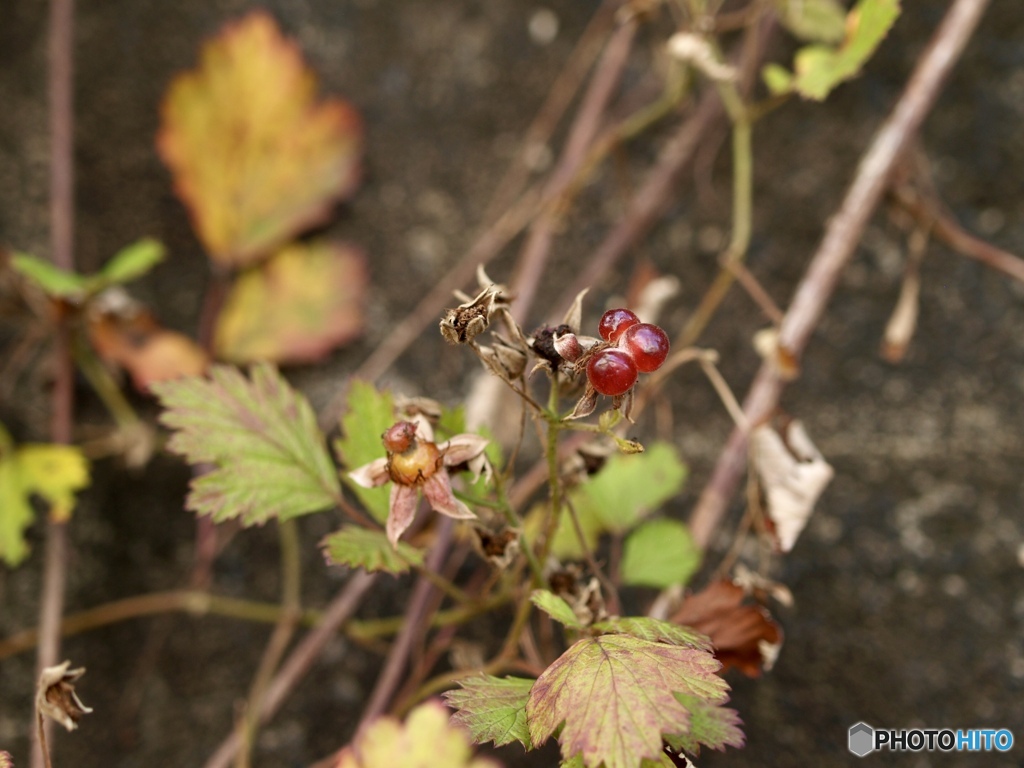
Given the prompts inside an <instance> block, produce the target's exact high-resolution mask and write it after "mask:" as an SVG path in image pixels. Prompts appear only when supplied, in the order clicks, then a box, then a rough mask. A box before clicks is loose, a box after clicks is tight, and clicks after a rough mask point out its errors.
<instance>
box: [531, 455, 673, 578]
mask: <svg viewBox="0 0 1024 768" xmlns="http://www.w3.org/2000/svg"><path fill="white" fill-rule="evenodd" d="M685 480H686V465H685V464H683V463H682V461H681V460H680V459H679V454H678V452H677V451H676V449H675V448H674V447H672V446H671V445H669V444H668V443H655V444H654V445H652V446H651V447H650V448H648V449H647V450H646V451H644V452H643V453H639V454H635V455H622V454H616V455H614V456H612V457H611V458H610V459H608V461H607V463H606V464H605V465H604V467H603V468H602V469H601V471H600V472H598V473H597V475H595V476H594V477H592V478H591V479H590V480H589V482H587V483H585V484H583V485H581V486H578V487H576V488H573V489H572V490H571V491H570V499H571V501H572V503H573V506H574V507H575V509H576V515H577V518H578V519H579V523H580V529H581V530H582V531H583V539H584V541H585V542H586V544H587V547H588V548H589V549H590V550H591V551H593V550H594V548H595V547H596V546H597V540H598V538H599V537H600V535H601V534H602V533H605V532H613V533H620V534H621V533H625V532H626V531H628V530H630V529H631V528H632V527H634V526H635V525H637V523H639V522H640V521H641V520H642V519H643V517H644V516H645V515H647V514H649V513H650V512H652V511H654V510H655V509H657V508H658V507H659V506H661V505H662V504H664V503H665V502H666V501H668V500H669V499H671V498H672V497H673V496H675V495H677V494H678V493H679V492H680V491H681V490H682V487H683V483H684V482H685ZM545 513H546V508H545V507H544V506H543V505H538V506H537V507H535V508H534V509H532V510H531V511H530V513H529V514H528V515H527V519H526V526H525V529H526V537H527V539H528V540H530V541H533V540H534V539H535V538H536V537H537V536H538V535H540V533H541V529H542V528H543V523H542V519H543V518H544V516H545ZM551 554H553V555H554V556H555V557H557V558H559V559H560V560H581V559H583V548H582V546H581V545H580V541H579V537H578V536H577V535H576V529H575V527H574V526H573V524H572V520H571V519H570V518H569V511H568V510H565V511H564V512H563V513H562V518H561V520H560V521H559V524H558V528H557V529H556V531H555V537H554V539H553V540H552V542H551Z"/></svg>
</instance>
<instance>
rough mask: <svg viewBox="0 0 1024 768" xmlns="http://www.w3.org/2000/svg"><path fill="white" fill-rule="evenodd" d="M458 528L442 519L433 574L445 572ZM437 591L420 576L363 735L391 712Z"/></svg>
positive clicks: (365, 715) (430, 558) (362, 723)
mask: <svg viewBox="0 0 1024 768" xmlns="http://www.w3.org/2000/svg"><path fill="white" fill-rule="evenodd" d="M454 527H455V523H454V521H453V520H452V519H451V518H450V517H444V516H442V517H441V522H440V524H439V525H438V532H437V538H436V540H435V542H434V546H433V548H432V549H431V550H430V554H429V555H427V563H426V567H427V569H429V570H431V571H439V570H441V566H442V565H443V564H444V560H445V557H446V556H447V554H448V547H449V545H450V543H451V536H452V530H453V529H454ZM435 589H436V587H435V586H434V585H433V584H432V583H431V582H430V580H429V579H426V578H424V577H423V576H420V577H419V579H418V580H417V582H416V586H415V587H413V592H412V595H411V596H410V598H409V603H408V609H407V610H406V615H405V623H404V624H403V625H402V631H401V632H399V633H398V637H396V638H395V642H394V644H393V645H392V646H391V651H390V652H389V653H388V657H387V660H386V661H385V662H384V668H383V669H382V670H381V672H380V675H379V676H378V677H377V683H376V685H375V686H374V688H373V693H371V694H370V700H369V702H368V703H367V704H366V706H365V707H364V708H363V711H362V713H361V715H360V720H359V730H360V731H362V730H363V729H364V728H365V727H366V726H367V724H368V723H369V722H370V721H371V720H373V719H374V718H375V717H377V716H378V715H380V714H382V713H383V712H384V710H385V709H387V706H388V702H389V701H390V700H391V697H392V695H394V692H395V690H396V689H397V687H398V684H399V683H400V682H401V676H402V671H403V670H404V669H405V666H406V663H407V662H408V660H409V650H410V649H411V648H412V644H413V642H414V641H415V640H416V638H418V637H419V636H420V633H421V632H422V631H423V623H424V620H425V619H426V618H427V616H426V613H427V612H426V610H425V609H426V606H427V603H428V602H429V600H430V596H431V594H432V593H433V592H434V590H435Z"/></svg>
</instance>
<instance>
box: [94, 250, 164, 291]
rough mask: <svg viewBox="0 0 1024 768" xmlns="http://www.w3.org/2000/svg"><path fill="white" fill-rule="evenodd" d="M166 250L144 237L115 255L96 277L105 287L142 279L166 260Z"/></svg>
mask: <svg viewBox="0 0 1024 768" xmlns="http://www.w3.org/2000/svg"><path fill="white" fill-rule="evenodd" d="M165 253H166V249H165V248H164V246H163V244H162V243H160V242H159V241H157V240H154V239H153V238H151V237H144V238H142V239H141V240H137V241H136V242H134V243H132V244H131V245H128V246H125V247H124V248H122V249H121V250H120V251H118V252H117V253H115V254H114V255H113V256H112V257H111V259H110V261H108V262H107V263H106V264H104V265H103V269H101V270H100V271H99V273H98V274H97V275H96V277H97V278H99V280H100V281H102V284H103V287H104V288H105V287H107V286H110V285H120V284H121V283H127V282H130V281H132V280H135V279H137V278H140V277H142V276H143V275H144V274H146V273H147V272H149V270H151V269H152V268H153V267H155V266H156V265H157V264H159V263H160V262H161V261H163V259H164V254H165Z"/></svg>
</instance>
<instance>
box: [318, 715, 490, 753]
mask: <svg viewBox="0 0 1024 768" xmlns="http://www.w3.org/2000/svg"><path fill="white" fill-rule="evenodd" d="M448 719H449V711H448V708H447V707H445V706H444V705H443V704H441V703H440V702H437V701H428V702H427V703H426V704H421V705H420V706H418V707H416V709H414V710H412V712H410V713H409V716H408V717H407V718H406V720H405V723H400V722H398V720H396V719H394V718H393V717H380V718H377V719H376V720H374V721H373V722H372V723H370V725H368V726H367V727H366V728H365V729H364V730H363V731H362V732H360V733H359V734H358V736H357V737H356V741H355V743H354V744H351V745H349V746H347V747H345V748H344V749H343V750H342V751H341V752H340V753H339V755H338V761H337V763H336V764H335V768H394V766H398V765H400V766H402V767H403V768H436V767H437V766H445V768H497V763H495V762H494V761H493V760H488V759H486V758H474V757H473V753H472V749H471V748H470V743H469V734H467V733H466V732H465V731H464V730H462V729H461V728H457V727H454V726H452V725H449V723H448Z"/></svg>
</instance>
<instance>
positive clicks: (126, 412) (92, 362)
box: [72, 334, 139, 429]
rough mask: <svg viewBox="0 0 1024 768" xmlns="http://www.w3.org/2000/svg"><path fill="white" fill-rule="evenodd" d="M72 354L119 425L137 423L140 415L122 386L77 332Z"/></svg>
mask: <svg viewBox="0 0 1024 768" xmlns="http://www.w3.org/2000/svg"><path fill="white" fill-rule="evenodd" d="M72 354H73V355H74V358H75V363H77V364H78V370H80V371H81V372H82V375H83V376H85V378H86V380H87V381H88V382H89V386H91V387H92V388H93V390H94V391H95V392H96V394H97V395H98V396H99V398H100V400H101V401H102V402H103V405H104V407H105V408H106V409H107V411H109V412H110V415H111V416H113V417H114V421H115V422H117V425H118V426H119V427H121V428H122V429H125V428H129V427H134V426H135V425H137V424H138V423H139V416H138V414H137V413H135V409H134V408H132V406H131V403H129V402H128V400H127V398H125V396H124V394H123V393H122V392H121V388H120V387H119V386H118V384H117V382H116V381H114V378H113V376H111V375H110V371H108V370H107V368H106V366H104V365H103V363H101V362H100V360H99V358H98V357H97V356H96V353H95V352H93V351H92V348H91V347H90V346H89V345H88V344H85V343H84V342H83V341H82V340H81V339H80V338H78V335H77V334H76V336H75V340H74V342H73V344H72Z"/></svg>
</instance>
